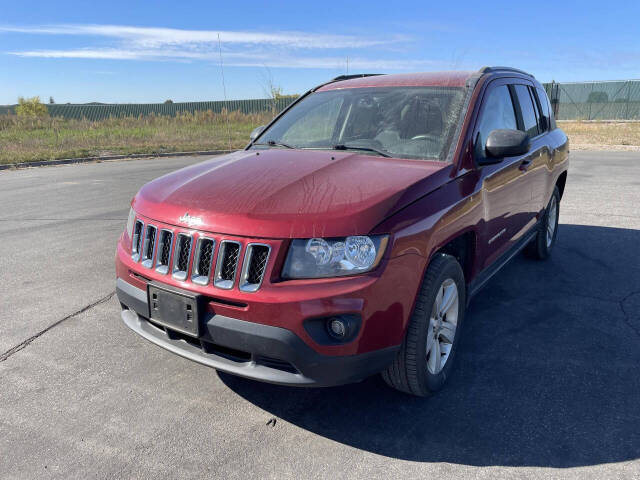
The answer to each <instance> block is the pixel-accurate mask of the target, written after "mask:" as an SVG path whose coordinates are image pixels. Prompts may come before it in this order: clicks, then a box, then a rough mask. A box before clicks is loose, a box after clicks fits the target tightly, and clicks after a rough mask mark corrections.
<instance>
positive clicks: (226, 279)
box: [213, 240, 240, 289]
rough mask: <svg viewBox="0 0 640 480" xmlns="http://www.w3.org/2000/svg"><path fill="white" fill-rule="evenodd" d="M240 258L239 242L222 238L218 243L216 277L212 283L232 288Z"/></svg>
mask: <svg viewBox="0 0 640 480" xmlns="http://www.w3.org/2000/svg"><path fill="white" fill-rule="evenodd" d="M239 258H240V244H239V243H238V242H232V241H230V240H223V241H222V242H221V243H220V251H219V252H218V261H217V263H216V278H215V280H214V282H213V284H214V285H215V286H216V287H220V288H226V289H229V288H232V287H233V283H234V281H235V279H236V271H237V270H238V259H239Z"/></svg>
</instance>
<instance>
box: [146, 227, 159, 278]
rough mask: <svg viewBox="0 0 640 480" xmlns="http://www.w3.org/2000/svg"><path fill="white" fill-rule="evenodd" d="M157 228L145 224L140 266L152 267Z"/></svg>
mask: <svg viewBox="0 0 640 480" xmlns="http://www.w3.org/2000/svg"><path fill="white" fill-rule="evenodd" d="M157 230H158V229H157V228H156V227H154V226H153V225H147V230H146V233H145V235H144V248H143V249H142V266H143V267H146V268H151V267H153V254H154V251H155V250H154V248H155V246H156V232H157Z"/></svg>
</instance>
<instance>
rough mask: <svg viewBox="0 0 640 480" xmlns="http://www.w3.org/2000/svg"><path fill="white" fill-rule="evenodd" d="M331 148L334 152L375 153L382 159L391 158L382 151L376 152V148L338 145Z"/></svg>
mask: <svg viewBox="0 0 640 480" xmlns="http://www.w3.org/2000/svg"><path fill="white" fill-rule="evenodd" d="M332 148H333V149H334V150H362V151H365V152H374V153H377V154H378V155H382V156H383V157H391V155H389V154H388V153H387V152H383V151H382V150H378V149H376V148H371V147H361V146H359V145H344V144H339V145H334V146H333V147H332Z"/></svg>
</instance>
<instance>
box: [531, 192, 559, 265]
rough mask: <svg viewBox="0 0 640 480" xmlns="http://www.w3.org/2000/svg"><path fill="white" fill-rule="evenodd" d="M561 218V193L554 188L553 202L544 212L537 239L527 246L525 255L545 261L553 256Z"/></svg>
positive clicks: (550, 202) (551, 201)
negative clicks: (552, 251)
mask: <svg viewBox="0 0 640 480" xmlns="http://www.w3.org/2000/svg"><path fill="white" fill-rule="evenodd" d="M559 217H560V191H559V190H558V187H554V189H553V193H552V194H551V200H549V204H548V205H547V208H546V209H545V211H544V215H543V216H542V220H541V221H540V226H539V227H538V233H537V235H536V237H535V238H534V239H533V240H531V243H530V244H529V245H527V248H526V249H525V253H526V254H527V255H528V256H529V257H532V258H537V259H539V260H544V259H546V258H548V257H549V255H551V250H552V249H553V246H554V245H555V244H556V238H557V236H558V218H559Z"/></svg>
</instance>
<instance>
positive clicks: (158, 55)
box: [8, 48, 439, 70]
mask: <svg viewBox="0 0 640 480" xmlns="http://www.w3.org/2000/svg"><path fill="white" fill-rule="evenodd" d="M8 53H9V54H11V55H16V56H19V57H37V58H78V59H103V60H104V59H106V60H150V61H171V60H209V61H214V62H218V61H219V58H220V57H219V54H218V52H215V51H211V52H196V51H186V50H180V49H177V50H176V49H174V50H166V49H163V50H159V49H158V50H156V49H145V50H142V49H140V50H125V49H115V48H104V49H76V50H32V51H23V52H8ZM223 60H224V65H225V66H230V67H265V66H266V67H271V68H330V69H332V68H344V67H345V64H346V58H345V57H336V56H333V57H324V56H308V57H297V56H282V55H269V54H251V53H237V52H235V53H234V52H226V53H224V54H223ZM434 65H439V62H435V61H431V60H377V59H368V58H362V57H349V67H350V68H352V69H356V70H358V69H364V70H371V69H373V70H376V69H377V70H416V69H420V68H426V67H433V66H434Z"/></svg>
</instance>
